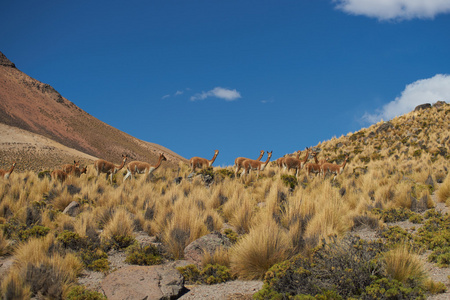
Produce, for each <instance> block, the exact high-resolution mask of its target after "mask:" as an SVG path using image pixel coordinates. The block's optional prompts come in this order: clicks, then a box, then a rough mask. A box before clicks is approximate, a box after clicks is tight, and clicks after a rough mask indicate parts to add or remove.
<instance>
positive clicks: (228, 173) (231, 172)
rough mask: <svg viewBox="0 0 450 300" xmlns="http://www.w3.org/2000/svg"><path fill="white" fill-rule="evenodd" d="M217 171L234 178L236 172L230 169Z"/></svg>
mask: <svg viewBox="0 0 450 300" xmlns="http://www.w3.org/2000/svg"><path fill="white" fill-rule="evenodd" d="M217 173H218V174H220V175H222V176H223V177H228V178H234V172H233V171H231V170H228V169H220V170H219V171H217Z"/></svg>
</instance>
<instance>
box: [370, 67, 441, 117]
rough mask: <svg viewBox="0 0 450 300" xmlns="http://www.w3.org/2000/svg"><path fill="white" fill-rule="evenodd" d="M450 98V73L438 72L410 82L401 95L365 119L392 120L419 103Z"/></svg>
mask: <svg viewBox="0 0 450 300" xmlns="http://www.w3.org/2000/svg"><path fill="white" fill-rule="evenodd" d="M449 100H450V75H448V74H437V75H435V76H433V77H431V78H427V79H421V80H417V81H415V82H413V83H411V84H408V85H407V86H406V87H405V89H404V90H403V92H402V93H401V95H400V96H399V97H397V98H395V100H394V101H392V102H389V103H388V104H386V105H384V106H383V107H382V108H381V109H380V110H378V112H377V113H375V114H368V113H366V114H365V115H364V116H363V120H364V121H367V122H370V123H376V122H378V121H380V120H381V119H383V120H390V119H392V118H394V117H395V116H399V115H402V114H405V113H408V112H410V111H412V110H413V109H414V108H415V107H416V106H417V105H420V104H424V103H435V102H437V101H447V102H448V101H449Z"/></svg>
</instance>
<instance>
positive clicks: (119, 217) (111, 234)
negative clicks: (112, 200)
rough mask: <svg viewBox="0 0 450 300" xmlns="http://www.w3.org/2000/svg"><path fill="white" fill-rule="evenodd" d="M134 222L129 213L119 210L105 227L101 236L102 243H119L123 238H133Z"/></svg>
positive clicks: (122, 209)
mask: <svg viewBox="0 0 450 300" xmlns="http://www.w3.org/2000/svg"><path fill="white" fill-rule="evenodd" d="M133 230H134V225H133V220H132V219H131V217H130V214H129V212H128V211H126V210H125V209H124V208H118V209H117V210H116V211H115V212H114V215H113V217H112V218H111V220H109V222H107V223H106V225H105V227H103V231H102V233H101V234H100V238H101V239H102V241H104V242H106V241H110V242H111V241H115V242H119V244H120V241H119V240H122V239H123V238H127V237H133Z"/></svg>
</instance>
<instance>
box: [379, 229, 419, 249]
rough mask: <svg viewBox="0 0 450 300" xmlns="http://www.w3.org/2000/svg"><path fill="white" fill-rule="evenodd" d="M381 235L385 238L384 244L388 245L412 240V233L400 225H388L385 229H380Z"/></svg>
mask: <svg viewBox="0 0 450 300" xmlns="http://www.w3.org/2000/svg"><path fill="white" fill-rule="evenodd" d="M381 237H383V238H385V239H386V245H390V246H392V245H396V244H399V243H406V242H410V241H413V236H412V234H411V233H409V232H407V231H406V230H405V229H403V228H401V227H400V226H389V227H388V228H387V229H384V230H382V231H381Z"/></svg>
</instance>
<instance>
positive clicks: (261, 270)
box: [230, 220, 292, 279]
mask: <svg viewBox="0 0 450 300" xmlns="http://www.w3.org/2000/svg"><path fill="white" fill-rule="evenodd" d="M291 255H292V242H291V240H290V239H289V235H288V234H287V232H286V230H284V229H282V228H280V227H279V226H278V225H277V224H276V223H275V222H274V221H273V220H270V221H268V222H267V223H261V224H259V225H258V226H255V227H252V229H251V230H250V232H249V233H248V234H247V235H245V236H243V237H242V239H240V240H239V242H238V243H237V244H236V245H234V246H233V247H232V248H231V249H230V267H231V270H232V272H233V273H234V274H236V275H237V276H239V277H240V278H243V279H261V278H263V276H264V274H265V272H266V271H267V270H268V269H269V268H270V267H271V266H273V265H274V264H276V263H279V262H282V261H284V260H286V259H288V258H289V257H290V256H291Z"/></svg>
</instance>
